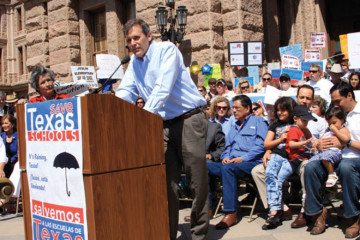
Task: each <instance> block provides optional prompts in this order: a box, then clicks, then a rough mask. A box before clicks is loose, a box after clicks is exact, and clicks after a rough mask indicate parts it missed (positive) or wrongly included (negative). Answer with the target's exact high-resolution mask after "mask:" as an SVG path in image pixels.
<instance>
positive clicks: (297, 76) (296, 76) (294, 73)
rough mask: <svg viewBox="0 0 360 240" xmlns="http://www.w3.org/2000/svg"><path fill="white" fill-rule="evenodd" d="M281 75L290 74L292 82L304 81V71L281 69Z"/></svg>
mask: <svg viewBox="0 0 360 240" xmlns="http://www.w3.org/2000/svg"><path fill="white" fill-rule="evenodd" d="M281 74H288V75H289V76H290V79H291V80H296V81H300V80H302V79H303V75H304V71H302V70H296V69H288V68H283V69H281Z"/></svg>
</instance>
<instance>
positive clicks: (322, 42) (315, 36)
mask: <svg viewBox="0 0 360 240" xmlns="http://www.w3.org/2000/svg"><path fill="white" fill-rule="evenodd" d="M310 47H311V48H324V47H326V34H325V33H324V32H312V33H310Z"/></svg>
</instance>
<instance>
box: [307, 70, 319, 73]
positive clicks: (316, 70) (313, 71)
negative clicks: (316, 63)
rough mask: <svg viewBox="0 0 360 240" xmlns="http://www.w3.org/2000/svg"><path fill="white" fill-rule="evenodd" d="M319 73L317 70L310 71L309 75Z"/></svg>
mask: <svg viewBox="0 0 360 240" xmlns="http://www.w3.org/2000/svg"><path fill="white" fill-rule="evenodd" d="M317 72H318V71H317V70H316V71H315V70H310V71H309V73H317Z"/></svg>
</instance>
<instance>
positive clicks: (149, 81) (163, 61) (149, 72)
mask: <svg viewBox="0 0 360 240" xmlns="http://www.w3.org/2000/svg"><path fill="white" fill-rule="evenodd" d="M116 96H117V97H120V98H122V99H124V100H126V101H128V102H131V103H134V102H135V100H136V98H137V97H138V96H141V97H142V98H144V100H145V106H144V109H145V110H147V111H149V112H152V113H154V114H158V115H160V116H161V117H162V118H163V119H164V120H168V119H173V118H175V117H178V116H180V115H182V114H184V113H186V112H188V111H190V110H192V109H194V108H196V107H200V106H204V105H206V100H205V99H204V98H203V97H202V96H201V95H200V93H199V91H198V90H197V87H196V86H195V84H194V82H193V81H192V79H191V77H190V74H189V72H188V71H187V70H186V68H185V65H184V62H183V58H182V55H181V53H180V51H179V49H178V48H177V47H176V46H175V45H174V44H173V43H171V42H155V41H152V42H151V44H150V46H149V49H148V50H147V52H146V54H145V56H144V57H143V58H137V57H135V56H134V55H133V56H132V57H131V61H130V64H129V66H128V68H127V70H126V73H125V76H124V78H123V79H122V81H121V84H120V86H119V88H118V89H117V90H116Z"/></svg>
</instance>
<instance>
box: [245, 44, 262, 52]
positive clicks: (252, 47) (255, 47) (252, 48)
mask: <svg viewBox="0 0 360 240" xmlns="http://www.w3.org/2000/svg"><path fill="white" fill-rule="evenodd" d="M248 53H259V54H260V55H261V54H262V42H248Z"/></svg>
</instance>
